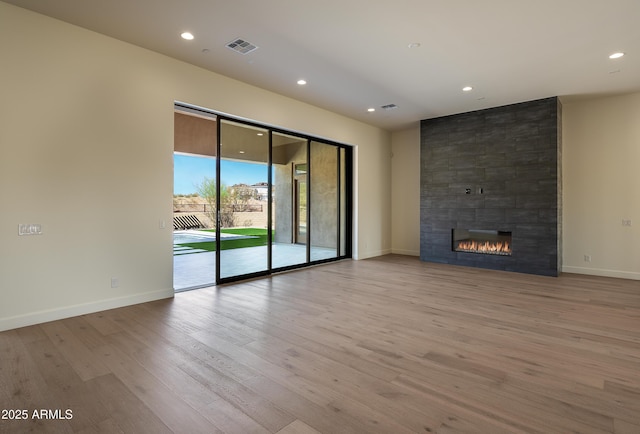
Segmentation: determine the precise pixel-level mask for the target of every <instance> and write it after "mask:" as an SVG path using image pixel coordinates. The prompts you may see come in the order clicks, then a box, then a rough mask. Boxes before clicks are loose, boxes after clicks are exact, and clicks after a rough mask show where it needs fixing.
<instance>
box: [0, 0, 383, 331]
mask: <svg viewBox="0 0 640 434" xmlns="http://www.w3.org/2000/svg"><path fill="white" fill-rule="evenodd" d="M0 54H1V58H2V68H1V70H2V72H1V74H0V80H1V81H0V94H1V95H2V100H1V102H0V198H1V200H2V212H1V213H0V267H1V269H0V292H1V298H2V303H0V330H3V329H9V328H13V327H19V326H21V325H26V324H32V323H37V322H42V321H47V320H51V319H56V318H62V317H65V316H71V315H76V314H81V313H87V312H92V311H97V310H102V309H106V308H110V307H115V306H123V305H126V304H131V303H136V302H143V301H148V300H153V299H157V298H163V297H171V296H172V294H173V291H172V242H171V227H172V226H171V217H172V194H173V185H172V180H173V171H172V152H173V104H174V101H176V100H177V101H183V102H187V103H191V104H195V105H199V106H202V107H207V108H211V109H214V110H218V111H221V112H225V113H228V114H232V115H237V116H241V117H244V118H248V119H253V120H257V121H259V122H263V123H267V124H271V125H276V126H280V127H283V128H288V129H295V130H298V131H302V132H305V133H307V134H311V135H317V136H322V137H326V138H328V139H331V140H335V141H338V142H341V143H346V144H350V145H354V146H355V147H356V149H355V150H356V163H355V173H356V192H355V194H356V203H355V213H356V222H355V224H354V226H355V238H356V244H355V246H354V252H355V256H356V257H357V258H366V257H370V256H375V255H379V254H381V253H385V252H389V251H390V249H391V233H390V227H391V211H390V209H391V198H390V196H391V195H390V185H391V181H390V179H391V164H390V161H389V154H390V148H391V138H390V134H389V133H387V132H385V131H382V130H380V129H378V128H374V127H371V126H368V125H366V124H363V123H360V122H356V121H353V120H351V119H348V118H345V117H342V116H339V115H336V114H334V113H331V112H328V111H325V110H322V109H319V108H316V107H313V106H310V105H307V104H303V103H301V102H298V101H295V100H292V99H290V98H285V97H282V96H279V95H276V94H273V93H270V92H267V91H264V90H261V89H258V88H255V87H251V86H248V85H246V84H243V83H240V82H238V81H234V80H231V79H229V78H225V77H222V76H220V75H216V74H213V73H211V72H208V71H205V70H202V69H199V68H196V67H193V66H191V65H187V64H185V63H182V62H179V61H176V60H173V59H170V58H167V57H165V56H161V55H159V54H156V53H153V52H150V51H147V50H143V49H141V48H139V47H136V46H133V45H129V44H125V43H122V42H120V41H117V40H114V39H111V38H107V37H104V36H101V35H98V34H96V33H92V32H89V31H86V30H84V29H81V28H78V27H74V26H71V25H68V24H65V23H62V22H60V21H57V20H53V19H50V18H47V17H44V16H41V15H38V14H34V13H32V12H29V11H26V10H24V9H20V8H17V7H14V6H10V5H7V4H6V3H1V2H0ZM123 210H126V212H123ZM161 222H165V224H166V227H165V228H164V229H162V228H160V226H161ZM20 223H34V224H41V225H42V228H43V234H42V235H39V236H22V237H19V236H18V225H19V224H20ZM112 277H117V278H118V279H119V282H120V285H119V287H118V288H111V287H110V283H111V278H112Z"/></svg>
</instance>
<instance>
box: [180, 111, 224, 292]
mask: <svg viewBox="0 0 640 434" xmlns="http://www.w3.org/2000/svg"><path fill="white" fill-rule="evenodd" d="M216 129H217V127H216V117H215V116H213V115H207V116H205V115H203V114H194V113H188V112H182V111H176V112H175V114H174V150H175V152H174V154H173V227H174V231H173V288H174V290H175V291H184V290H186V289H192V288H198V287H202V286H208V285H213V284H215V281H216V269H215V264H216V259H215V250H216V236H215V231H216V227H215V222H216V219H215V179H216V147H215V143H216ZM212 186H213V187H214V188H213V190H211V187H212ZM211 191H213V195H211V194H209V193H210V192H211Z"/></svg>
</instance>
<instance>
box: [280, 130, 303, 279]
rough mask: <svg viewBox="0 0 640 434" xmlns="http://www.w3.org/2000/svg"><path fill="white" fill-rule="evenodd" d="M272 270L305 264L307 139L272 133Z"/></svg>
mask: <svg viewBox="0 0 640 434" xmlns="http://www.w3.org/2000/svg"><path fill="white" fill-rule="evenodd" d="M272 144H273V152H272V155H273V157H272V158H273V161H272V164H273V172H272V173H273V180H272V182H273V204H272V210H273V222H272V224H273V226H272V229H273V250H272V267H273V268H282V267H288V266H292V265H298V264H304V263H306V262H307V246H306V245H307V241H306V239H307V237H306V236H307V140H306V139H303V138H300V137H296V136H293V135H287V134H281V133H273V139H272Z"/></svg>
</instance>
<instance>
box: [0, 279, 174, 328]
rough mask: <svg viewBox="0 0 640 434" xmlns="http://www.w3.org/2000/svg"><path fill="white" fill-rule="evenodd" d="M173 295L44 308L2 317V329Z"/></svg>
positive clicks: (156, 293)
mask: <svg viewBox="0 0 640 434" xmlns="http://www.w3.org/2000/svg"><path fill="white" fill-rule="evenodd" d="M173 295H174V292H173V289H169V290H167V289H164V290H161V291H152V292H145V293H143V294H136V295H133V296H125V297H118V298H111V299H108V300H101V301H97V302H94V303H85V304H77V305H74V306H66V307H61V308H59V309H51V310H42V311H38V312H31V313H27V314H24V315H16V316H12V317H8V318H0V331H5V330H12V329H16V328H19V327H26V326H30V325H34V324H42V323H45V322H49V321H56V320H59V319H64V318H71V317H73V316H78V315H85V314H88V313H94V312H100V311H103V310H109V309H116V308H118V307H124V306H130V305H133V304H140V303H146V302H149V301H155V300H160V299H163V298H171V297H173Z"/></svg>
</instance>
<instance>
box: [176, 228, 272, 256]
mask: <svg viewBox="0 0 640 434" xmlns="http://www.w3.org/2000/svg"><path fill="white" fill-rule="evenodd" d="M206 231H207V232H215V229H206ZM220 232H222V233H224V234H236V235H245V236H250V237H251V238H242V239H239V240H225V239H223V240H222V241H220V250H229V249H241V248H244V247H256V246H266V245H267V230H266V229H259V228H238V229H221V230H220ZM176 245H177V246H186V247H191V248H193V249H201V250H208V251H210V252H215V251H216V242H215V241H205V242H202V243H182V244H176Z"/></svg>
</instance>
